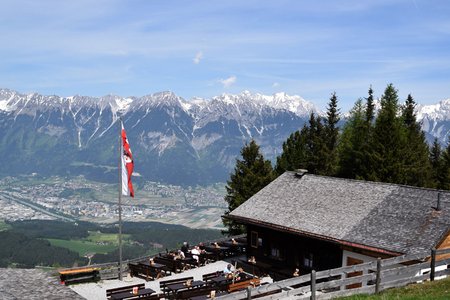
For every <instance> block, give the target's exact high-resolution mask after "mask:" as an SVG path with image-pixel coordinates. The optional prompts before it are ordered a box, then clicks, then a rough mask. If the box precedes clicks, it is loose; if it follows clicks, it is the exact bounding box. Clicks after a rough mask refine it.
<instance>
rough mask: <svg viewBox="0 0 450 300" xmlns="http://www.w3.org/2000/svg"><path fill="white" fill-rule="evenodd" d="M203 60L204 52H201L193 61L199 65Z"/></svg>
mask: <svg viewBox="0 0 450 300" xmlns="http://www.w3.org/2000/svg"><path fill="white" fill-rule="evenodd" d="M202 58H203V52H202V51H199V52H197V54H196V55H195V57H194V59H193V60H192V61H193V62H194V64H196V65H198V64H199V63H200V60H201V59H202Z"/></svg>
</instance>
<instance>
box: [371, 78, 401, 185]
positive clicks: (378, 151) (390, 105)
mask: <svg viewBox="0 0 450 300" xmlns="http://www.w3.org/2000/svg"><path fill="white" fill-rule="evenodd" d="M398 112H399V107H398V96H397V90H396V89H395V88H394V86H393V85H392V84H389V85H388V86H387V87H386V89H385V91H384V94H383V96H382V97H381V110H380V111H379V113H378V117H377V119H376V121H375V127H374V129H373V139H372V140H371V144H372V149H373V151H374V152H373V165H372V167H373V172H374V178H370V179H371V180H376V181H382V182H392V183H404V182H405V178H404V177H405V170H404V160H403V154H404V153H403V152H404V149H405V136H404V134H403V133H402V126H401V121H400V118H399V117H398V116H397V115H398Z"/></svg>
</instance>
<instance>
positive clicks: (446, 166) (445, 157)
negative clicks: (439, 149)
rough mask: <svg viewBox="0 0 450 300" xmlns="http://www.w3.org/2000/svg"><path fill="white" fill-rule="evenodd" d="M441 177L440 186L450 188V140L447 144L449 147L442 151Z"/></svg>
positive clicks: (445, 188)
mask: <svg viewBox="0 0 450 300" xmlns="http://www.w3.org/2000/svg"><path fill="white" fill-rule="evenodd" d="M440 178H441V182H440V188H441V189H444V190H450V141H449V142H448V144H447V148H446V149H445V151H444V152H443V153H442V167H441V176H440Z"/></svg>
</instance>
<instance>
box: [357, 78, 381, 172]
mask: <svg viewBox="0 0 450 300" xmlns="http://www.w3.org/2000/svg"><path fill="white" fill-rule="evenodd" d="M368 94H369V96H368V97H367V98H366V107H365V124H364V131H363V133H361V134H362V136H361V138H360V140H361V141H362V146H361V152H362V156H363V159H362V162H361V169H360V170H359V171H358V172H359V174H358V175H357V177H356V178H357V179H364V180H376V178H377V176H376V174H375V169H374V167H373V165H374V157H375V154H374V149H373V148H372V140H373V127H374V119H375V103H374V99H373V89H372V86H370V87H369V91H368Z"/></svg>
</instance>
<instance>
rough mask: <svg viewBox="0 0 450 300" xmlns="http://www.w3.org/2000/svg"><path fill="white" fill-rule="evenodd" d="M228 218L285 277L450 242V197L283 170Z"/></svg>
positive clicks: (251, 252) (252, 252) (261, 259)
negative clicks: (243, 229) (241, 228)
mask: <svg viewBox="0 0 450 300" xmlns="http://www.w3.org/2000/svg"><path fill="white" fill-rule="evenodd" d="M225 217H227V218H230V219H232V220H235V221H236V222H238V223H241V224H244V225H246V228H247V244H248V245H247V256H248V257H249V258H250V257H252V256H254V257H255V260H256V264H258V263H261V264H267V265H271V266H273V267H274V268H279V269H280V270H284V271H285V273H287V272H290V271H289V270H292V272H293V271H294V269H295V268H299V269H300V270H301V271H300V273H301V274H305V273H308V272H310V271H311V270H312V269H314V270H326V269H330V268H337V267H341V266H346V265H353V264H359V263H362V262H367V261H371V260H374V259H376V258H377V257H381V258H386V257H393V256H398V255H402V254H412V253H418V252H422V251H428V250H430V249H431V248H433V247H436V248H440V247H448V246H449V244H450V192H449V191H439V190H434V189H425V188H417V187H411V186H404V185H397V184H387V183H380V182H369V181H360V180H350V179H342V178H334V177H326V176H318V175H311V174H307V173H299V172H285V173H284V174H282V175H281V176H279V177H278V178H277V179H275V180H274V181H273V182H272V183H270V184H269V185H267V186H266V187H265V188H263V189H262V190H261V191H259V192H258V193H257V194H255V195H254V196H253V197H251V198H250V199H249V200H247V201H246V202H245V203H243V204H242V205H241V206H239V207H238V208H236V209H235V210H233V211H232V212H230V214H229V215H227V216H225ZM286 270H287V271H286Z"/></svg>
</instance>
